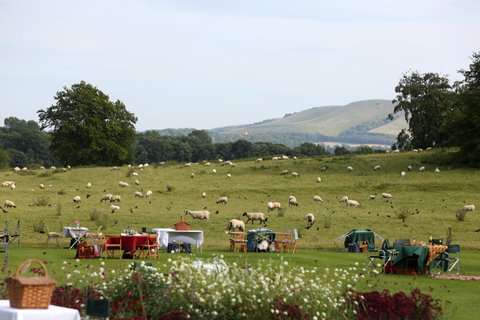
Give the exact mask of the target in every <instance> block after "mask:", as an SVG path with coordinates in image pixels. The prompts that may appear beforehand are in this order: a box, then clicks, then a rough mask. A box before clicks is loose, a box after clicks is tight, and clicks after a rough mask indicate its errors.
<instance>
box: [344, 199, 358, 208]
mask: <svg viewBox="0 0 480 320" xmlns="http://www.w3.org/2000/svg"><path fill="white" fill-rule="evenodd" d="M345 203H346V205H347V207H353V208H358V207H360V203H359V202H358V201H355V200H350V199H348V200H347V201H346V202H345Z"/></svg>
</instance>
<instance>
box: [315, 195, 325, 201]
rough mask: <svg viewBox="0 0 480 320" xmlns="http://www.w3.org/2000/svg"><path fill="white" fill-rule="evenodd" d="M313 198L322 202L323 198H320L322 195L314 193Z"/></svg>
mask: <svg viewBox="0 0 480 320" xmlns="http://www.w3.org/2000/svg"><path fill="white" fill-rule="evenodd" d="M313 200H314V201H320V202H323V199H322V197H320V196H319V195H314V196H313Z"/></svg>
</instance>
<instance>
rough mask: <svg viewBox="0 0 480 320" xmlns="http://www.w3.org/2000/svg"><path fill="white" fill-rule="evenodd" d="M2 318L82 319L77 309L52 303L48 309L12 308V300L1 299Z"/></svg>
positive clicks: (2, 319)
mask: <svg viewBox="0 0 480 320" xmlns="http://www.w3.org/2000/svg"><path fill="white" fill-rule="evenodd" d="M0 319H1V320H59V319H61V320H80V313H79V312H78V310H77V309H70V308H64V307H58V306H53V305H50V306H49V307H48V309H15V308H10V301H8V300H0Z"/></svg>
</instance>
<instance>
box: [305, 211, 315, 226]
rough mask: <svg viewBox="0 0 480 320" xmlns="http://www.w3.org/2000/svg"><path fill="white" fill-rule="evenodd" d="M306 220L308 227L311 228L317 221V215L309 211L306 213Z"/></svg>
mask: <svg viewBox="0 0 480 320" xmlns="http://www.w3.org/2000/svg"><path fill="white" fill-rule="evenodd" d="M305 220H307V227H306V229H310V228H311V227H312V225H313V223H314V222H315V216H314V215H313V213H307V214H306V215H305Z"/></svg>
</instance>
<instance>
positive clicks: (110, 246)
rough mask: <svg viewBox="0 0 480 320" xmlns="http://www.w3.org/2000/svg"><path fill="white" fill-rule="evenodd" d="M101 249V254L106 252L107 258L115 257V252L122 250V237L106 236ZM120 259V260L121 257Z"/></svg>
mask: <svg viewBox="0 0 480 320" xmlns="http://www.w3.org/2000/svg"><path fill="white" fill-rule="evenodd" d="M103 248H104V250H103V252H102V254H103V253H104V252H106V253H107V258H113V257H115V250H122V237H121V236H117V235H109V236H107V240H106V241H105V245H104V246H103ZM120 258H122V256H121V255H120Z"/></svg>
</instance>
